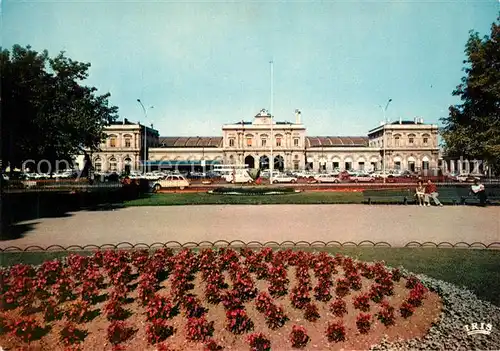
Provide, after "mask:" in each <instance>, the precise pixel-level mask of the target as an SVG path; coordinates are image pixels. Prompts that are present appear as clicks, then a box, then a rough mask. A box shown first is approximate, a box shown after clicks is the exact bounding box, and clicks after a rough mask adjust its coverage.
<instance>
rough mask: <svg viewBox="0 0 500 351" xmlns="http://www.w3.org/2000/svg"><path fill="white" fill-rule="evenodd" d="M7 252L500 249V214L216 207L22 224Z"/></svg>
mask: <svg viewBox="0 0 500 351" xmlns="http://www.w3.org/2000/svg"><path fill="white" fill-rule="evenodd" d="M20 225H22V226H24V227H26V228H30V230H28V231H26V232H25V233H23V234H22V236H21V237H20V238H19V239H14V240H7V241H0V247H2V248H5V247H8V246H17V247H20V248H25V247H27V246H30V245H39V246H42V247H47V246H49V245H61V246H69V245H81V246H83V245H88V244H94V245H102V244H118V243H120V242H130V243H132V244H135V243H147V244H152V243H154V242H161V243H163V242H167V241H178V242H181V243H185V242H188V241H192V242H200V241H205V240H206V241H211V242H214V241H216V240H221V239H223V240H227V241H231V240H242V241H245V242H249V241H259V242H266V241H277V242H283V241H287V240H291V241H295V242H297V241H300V240H305V241H309V242H312V241H316V240H320V241H324V242H327V241H333V240H336V241H340V242H347V241H353V242H356V243H358V242H360V241H363V240H371V241H374V242H378V241H385V242H388V243H389V244H391V245H392V246H403V245H404V244H406V243H408V242H410V241H419V242H421V243H422V242H425V241H432V242H436V243H439V242H445V241H447V242H451V243H457V242H461V241H463V242H467V243H473V242H482V243H484V244H489V243H491V242H500V207H498V206H495V207H487V208H479V207H472V206H449V207H446V206H445V207H442V208H437V207H430V208H429V207H417V206H387V205H379V206H369V205H264V206H263V205H261V206H245V205H220V206H218V205H209V206H158V207H129V208H123V209H117V210H113V211H92V212H91V211H81V212H75V213H71V214H70V215H69V216H67V217H62V218H42V219H37V220H32V221H27V222H23V223H21V224H20Z"/></svg>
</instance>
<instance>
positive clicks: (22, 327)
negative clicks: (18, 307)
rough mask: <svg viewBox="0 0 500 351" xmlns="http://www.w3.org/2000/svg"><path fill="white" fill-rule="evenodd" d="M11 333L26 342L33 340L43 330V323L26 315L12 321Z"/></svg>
mask: <svg viewBox="0 0 500 351" xmlns="http://www.w3.org/2000/svg"><path fill="white" fill-rule="evenodd" d="M8 329H10V332H11V334H13V335H15V336H17V337H18V338H20V339H21V340H23V341H24V342H31V341H33V340H35V339H37V337H38V336H39V333H40V332H41V331H42V330H43V329H42V327H41V325H40V324H39V323H38V321H37V320H36V319H35V318H34V317H24V318H19V319H17V320H15V321H14V322H12V323H10V325H9V328H8Z"/></svg>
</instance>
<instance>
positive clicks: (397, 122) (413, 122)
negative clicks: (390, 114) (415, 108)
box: [391, 121, 422, 124]
mask: <svg viewBox="0 0 500 351" xmlns="http://www.w3.org/2000/svg"><path fill="white" fill-rule="evenodd" d="M391 124H422V123H420V122H415V121H401V123H399V121H396V122H392V123H391Z"/></svg>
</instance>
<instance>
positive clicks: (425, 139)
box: [423, 137, 429, 145]
mask: <svg viewBox="0 0 500 351" xmlns="http://www.w3.org/2000/svg"><path fill="white" fill-rule="evenodd" d="M423 142H424V144H426V145H427V143H428V142H429V138H428V137H424V138H423Z"/></svg>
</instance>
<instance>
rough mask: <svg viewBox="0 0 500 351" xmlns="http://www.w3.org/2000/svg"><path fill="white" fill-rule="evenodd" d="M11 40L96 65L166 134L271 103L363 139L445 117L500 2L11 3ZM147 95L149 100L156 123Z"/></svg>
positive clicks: (104, 80)
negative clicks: (471, 46) (472, 48)
mask: <svg viewBox="0 0 500 351" xmlns="http://www.w3.org/2000/svg"><path fill="white" fill-rule="evenodd" d="M1 6H2V47H4V48H11V47H12V45H14V44H20V45H22V46H26V45H28V44H29V45H31V46H32V48H33V49H34V50H37V51H42V50H44V49H47V50H48V51H49V54H50V55H51V56H55V55H57V54H58V53H59V52H60V51H65V52H66V55H67V56H69V57H70V58H72V59H73V60H77V61H81V62H90V63H91V68H90V70H89V74H90V76H89V78H88V79H87V81H86V82H85V84H87V85H92V86H95V87H96V88H98V92H99V93H100V94H104V93H107V92H109V93H111V98H110V102H111V104H113V105H115V106H118V108H119V115H120V118H127V119H129V120H130V121H134V122H137V121H140V122H142V123H144V121H147V123H148V124H151V123H153V124H154V127H155V128H156V129H158V130H159V131H160V135H163V136H188V135H189V136H220V135H222V132H221V126H222V125H223V124H225V123H234V122H237V121H241V120H246V121H250V120H252V119H253V116H254V115H256V114H257V113H258V112H259V111H260V110H261V109H262V108H266V109H270V108H271V73H270V72H271V64H270V63H269V62H270V61H273V75H272V76H273V79H272V82H273V89H272V91H273V94H272V95H273V99H272V101H273V108H272V112H273V115H274V116H275V118H276V120H280V121H284V120H289V121H294V119H295V117H294V111H295V109H297V108H298V109H300V110H301V111H302V121H303V123H304V124H305V126H306V128H307V134H308V135H309V136H311V135H346V136H347V135H351V136H352V135H366V134H367V131H368V130H370V129H372V128H374V127H376V126H378V125H379V124H380V122H381V121H382V120H383V118H384V117H383V116H384V111H383V108H382V107H385V105H386V103H387V101H388V99H392V101H391V103H390V105H389V106H388V108H387V111H386V117H387V119H389V120H399V118H402V119H413V118H414V117H417V116H418V117H422V118H423V119H424V121H425V122H429V123H435V124H439V119H440V117H443V116H446V114H447V111H448V107H449V106H450V105H451V104H456V103H458V102H459V100H458V98H456V97H453V96H452V95H451V93H452V91H453V89H454V88H455V87H456V86H457V85H458V84H459V83H460V79H461V77H462V76H463V72H462V67H463V63H462V61H463V60H464V58H465V56H464V47H465V43H466V41H467V38H468V32H469V30H474V31H477V32H479V33H480V34H481V35H489V34H490V28H491V24H492V23H493V22H494V21H495V19H496V17H497V16H498V14H499V11H500V1H499V0H482V1H480V0H477V1H472V0H469V1H463V0H462V1H460V0H450V1H428V0H419V1H354V0H353V1H289V2H278V1H247V2H244V1H232V2H229V1H71V0H65V1H57V0H52V1H20V0H17V1H9V0H3V2H2V4H1ZM137 99H141V101H142V102H143V103H144V105H145V106H146V107H150V106H153V108H148V109H147V119H146V116H145V115H144V113H143V111H142V109H141V107H140V105H139V104H138V102H137Z"/></svg>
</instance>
